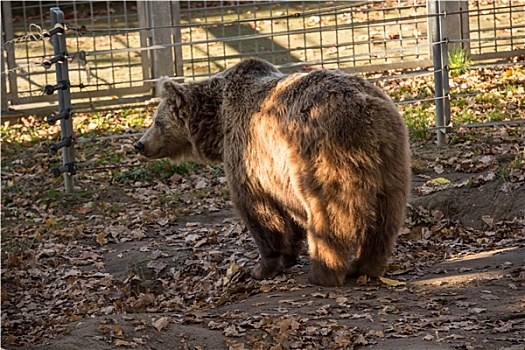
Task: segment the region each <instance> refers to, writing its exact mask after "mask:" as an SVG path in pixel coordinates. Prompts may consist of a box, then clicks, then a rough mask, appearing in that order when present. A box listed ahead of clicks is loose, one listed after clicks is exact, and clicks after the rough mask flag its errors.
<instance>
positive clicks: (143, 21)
mask: <svg viewBox="0 0 525 350" xmlns="http://www.w3.org/2000/svg"><path fill="white" fill-rule="evenodd" d="M148 9H149V6H148V3H147V2H145V1H137V14H138V19H139V27H140V28H147V27H149V26H150V21H149V15H148ZM149 33H150V32H149V31H148V30H140V31H139V36H140V46H141V47H147V46H148V45H149ZM140 59H141V63H142V79H144V80H149V79H150V78H151V71H150V69H149V68H150V66H151V64H150V56H149V52H148V51H145V50H144V51H141V52H140ZM144 85H145V86H148V85H149V86H153V85H154V84H152V83H144Z"/></svg>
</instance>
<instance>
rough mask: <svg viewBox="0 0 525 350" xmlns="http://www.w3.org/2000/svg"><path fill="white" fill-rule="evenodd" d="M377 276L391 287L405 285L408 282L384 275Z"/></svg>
mask: <svg viewBox="0 0 525 350" xmlns="http://www.w3.org/2000/svg"><path fill="white" fill-rule="evenodd" d="M377 278H379V280H380V281H381V282H383V283H384V284H386V285H387V286H391V287H398V286H405V285H406V284H407V283H406V282H403V281H397V280H393V279H390V278H386V277H383V276H379V277H377Z"/></svg>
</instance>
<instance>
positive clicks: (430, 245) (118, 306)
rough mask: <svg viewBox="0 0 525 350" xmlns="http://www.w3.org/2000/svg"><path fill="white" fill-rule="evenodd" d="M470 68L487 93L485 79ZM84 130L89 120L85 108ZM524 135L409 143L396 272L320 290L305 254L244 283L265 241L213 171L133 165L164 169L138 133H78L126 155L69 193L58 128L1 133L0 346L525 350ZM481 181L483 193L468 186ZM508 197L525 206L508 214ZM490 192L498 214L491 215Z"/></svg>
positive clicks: (83, 149) (106, 161) (463, 133)
mask: <svg viewBox="0 0 525 350" xmlns="http://www.w3.org/2000/svg"><path fill="white" fill-rule="evenodd" d="M491 74H492V77H494V74H496V73H491ZM516 74H518V72H516V73H513V75H511V76H507V74H506V73H505V74H504V79H511V78H513V77H515V75H516ZM490 77H491V76H490V75H489V77H488V78H490ZM470 78H472V79H471V80H474V81H477V83H478V85H477V86H478V88H479V89H488V88H487V87H486V86H487V85H485V84H487V81H489V80H490V79H488V78H486V79H487V80H483V79H482V78H479V77H478V76H477V75H471V76H470ZM460 81H461V78H460ZM460 83H461V82H460ZM467 83H469V82H468V81H465V82H462V83H461V84H467ZM400 84H405V83H404V81H403V82H395V81H394V82H391V85H385V86H384V88H385V90H387V91H394V90H395V89H397V88H399V85H400ZM418 84H419V85H421V86H424V85H425V84H427V82H425V81H418V82H417V83H414V86H416V87H417V86H418ZM520 93H521V95H520ZM520 96H521V97H520ZM508 101H509V102H508V104H509V106H513V105H516V106H517V108H513V107H512V108H511V107H509V108H510V109H509V110H510V111H511V112H512V115H516V113H521V116H523V111H524V109H523V108H524V106H523V102H520V101H523V91H521V92H520V91H519V90H518V91H514V93H513V95H512V96H510V99H509V100H508ZM469 106H470V107H469V108H471V109H472V110H474V111H486V110H487V109H490V105H488V104H485V103H484V102H483V103H481V102H480V103H477V102H476V101H471V103H470V105H469ZM136 113H137V114H140V115H143V114H145V113H151V110H148V109H146V108H143V109H139V110H137V111H136ZM132 117H133V113H131V115H130V114H129V113H121V114H119V113H118V112H115V113H114V114H113V115H112V118H113V120H114V122H115V124H116V125H115V126H114V128H113V130H112V131H111V132H116V133H119V132H120V133H121V132H123V131H122V130H121V129H119V125H118V124H119V123H120V124H121V125H122V126H125V125H126V124H128V122H127V119H126V118H132ZM75 123H77V129H76V130H79V131H82V130H86V131H89V130H88V129H89V116H87V115H86V116H83V115H80V116H79V117H78V118H76V119H75ZM83 128H85V129H83ZM30 131H31V132H30ZM101 132H102V134H104V133H106V132H107V133H111V132H110V131H104V130H101ZM524 132H525V131H524V129H523V127H520V126H501V127H494V128H487V129H475V130H459V131H458V132H457V133H455V134H453V137H454V139H453V140H451V141H452V142H451V144H450V146H449V147H447V148H446V149H444V150H443V149H437V148H435V147H434V146H433V145H432V142H431V141H429V140H428V139H414V140H413V142H412V147H413V154H414V165H413V170H414V182H413V189H412V192H413V197H414V199H413V200H412V203H411V206H409V209H408V212H407V219H406V225H405V229H404V231H403V232H402V233H401V235H400V236H399V239H398V244H397V246H396V249H395V252H394V255H393V257H392V259H391V262H390V264H389V268H388V271H387V273H386V274H385V276H382V277H380V278H378V279H375V278H370V277H368V276H360V277H359V278H357V279H350V280H349V281H348V282H347V283H346V285H345V287H343V288H321V287H317V286H311V285H309V284H308V282H307V278H306V272H307V270H308V259H307V257H306V255H305V254H303V256H302V258H301V261H300V263H299V264H298V265H297V266H294V267H292V268H290V269H288V270H286V271H285V273H284V274H283V275H279V276H277V277H276V278H275V279H273V280H267V281H255V280H253V279H251V277H250V275H249V270H250V268H251V267H252V266H253V265H254V261H255V260H256V259H257V257H258V253H257V249H256V247H255V245H254V243H253V241H252V240H251V238H250V236H249V233H248V232H247V230H246V228H245V227H244V225H243V224H242V222H240V220H239V219H238V217H237V216H236V214H235V213H234V212H233V211H232V209H231V203H230V201H229V191H228V189H227V186H226V183H225V177H224V173H223V171H222V169H221V167H220V166H214V167H211V166H195V167H190V168H191V169H190V171H189V172H182V173H181V174H178V173H167V174H166V175H165V176H164V175H163V174H164V172H166V171H167V170H166V169H168V170H169V169H171V168H170V165H169V164H166V163H154V165H155V166H158V167H159V169H160V170H159V172H158V173H151V174H149V175H148V173H146V175H145V176H142V175H140V174H142V173H140V172H132V171H131V170H129V169H137V168H139V169H140V168H144V169H145V168H147V167H149V168H148V169H150V170H152V169H153V168H152V167H153V165H148V163H146V162H145V161H144V160H142V159H140V158H137V156H136V155H134V153H133V147H132V145H133V140H132V139H120V140H117V139H116V140H111V141H108V140H104V141H101V142H99V143H97V144H93V145H89V144H82V145H79V150H78V153H79V157H80V158H81V159H82V158H83V157H84V158H86V159H87V158H88V157H87V156H86V154H91V155H92V157H91V160H92V162H93V163H94V164H96V162H98V165H101V166H104V165H111V164H113V163H114V162H115V160H114V159H110V158H111V157H108V156H104V155H102V154H99V150H100V149H101V148H106V147H107V148H111V149H117V150H121V151H119V152H118V153H117V156H118V157H117V158H118V159H117V160H118V164H119V165H120V166H121V167H122V168H121V169H110V170H99V171H83V172H82V171H81V172H80V173H79V175H77V176H76V178H75V179H76V191H75V193H74V194H72V195H65V194H64V193H63V190H62V183H61V180H60V179H53V178H52V177H51V176H49V169H50V167H53V166H56V165H57V164H58V160H57V159H56V158H55V157H51V156H50V155H49V154H48V153H47V152H46V148H47V147H46V145H47V143H48V141H47V140H48V139H52V138H55V136H56V135H57V134H58V129H57V127H47V126H45V127H44V126H41V125H39V124H38V122H37V120H36V119H35V118H27V119H24V120H23V121H22V123H21V124H20V125H11V126H9V132H7V133H3V134H2V141H3V142H2V253H1V256H2V290H1V292H2V294H1V295H2V346H3V347H5V348H6V349H11V348H35V349H46V348H55V349H60V348H64V349H68V348H70V346H71V344H84V345H85V346H86V347H88V348H92V349H97V348H98V349H104V348H108V347H118V348H145V349H163V348H166V344H170V345H169V346H170V347H173V348H176V349H179V348H180V349H186V348H187V349H199V348H202V349H209V348H213V349H215V348H224V349H318V348H326V349H353V348H359V347H362V346H372V347H373V346H377V348H384V347H385V346H390V347H391V348H395V347H393V346H391V344H396V343H389V342H396V340H403V341H408V340H410V341H415V342H420V343H415V344H416V346H417V344H419V346H424V344H429V343H435V344H437V345H438V346H440V347H443V348H447V347H450V348H453V347H455V348H461V349H485V348H487V349H488V348H491V349H511V348H518V347H520V346H521V347H522V346H523V345H524V344H525V342H524V340H523V334H524V332H525V322H524V320H525V316H524V311H523V310H524V309H525V299H523V295H524V289H525V268H524V260H523V256H524V255H523V253H524V252H525V249H524V248H525V241H524V239H523V237H524V236H525V218H524V215H523V208H525V205H524V204H523V198H525V197H524V196H525V190H524V186H525V185H524V183H525V150H524V146H525V133H524ZM152 171H153V170H152ZM137 174H138V175H137ZM154 174H157V175H154ZM480 190H482V191H485V192H484V194H485V197H486V198H484V197H478V198H475V200H473V199H472V198H469V197H468V196H467V194H468V193H473V192H474V191H480ZM454 191H456V192H454ZM457 191H464V192H457ZM454 193H456V194H454ZM457 193H459V194H460V195H461V196H460V197H459V198H458V195H457ZM476 193H477V192H476ZM438 196H442V197H438ZM447 196H448V197H447ZM499 196H505V197H503V198H504V199H505V200H507V202H509V203H511V204H512V203H513V205H514V207H512V206H511V205H509V206H507V207H505V209H506V214H505V215H504V214H501V213H499V212H498V210H497V207H498V205H497V204H498V203H500V202H497V201H498V200H499V199H498V198H499ZM440 198H445V199H447V198H448V200H449V203H447V202H446V201H445V202H439V199H440ZM520 200H521V202H520ZM463 202H464V204H465V207H467V208H468V211H469V212H472V213H475V214H476V215H477V217H476V220H475V224H476V225H472V223H471V222H469V223H468V224H466V223H465V222H464V221H462V220H461V218H458V217H455V216H454V215H455V214H456V212H458V213H459V214H461V215H463V216H466V214H465V211H462V210H465V209H464V208H465V207H460V206H458V203H459V204H461V203H463ZM485 202H488V204H487V205H489V204H490V205H491V206H492V208H491V209H492V210H490V211H483V208H484V207H483V203H485ZM436 203H437V204H436ZM443 203H445V204H446V205H445V204H443ZM467 205H469V206H467ZM520 206H521V207H520ZM458 208H459V209H458ZM516 208H517V210H516ZM520 209H521V211H520ZM520 213H521V214H520ZM305 253H306V252H305ZM82 331H83V332H84V333H81V332H82ZM79 332H80V333H79ZM86 339H88V340H89V342H87V343H82V342H83V341H86ZM93 341H95V343H93ZM68 342H69V343H68ZM59 344H62V345H59ZM64 344H65V345H64ZM68 344H69V345H68ZM87 344H89V345H87ZM385 344H390V345H385ZM399 344H403V343H399ZM488 344H490V345H488ZM60 346H62V347H60Z"/></svg>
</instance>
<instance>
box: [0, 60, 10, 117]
mask: <svg viewBox="0 0 525 350" xmlns="http://www.w3.org/2000/svg"><path fill="white" fill-rule="evenodd" d="M0 64H1V65H2V67H1V70H2V81H1V82H0V87H1V93H0V96H1V98H0V100H1V102H0V103H1V108H0V111H1V112H2V114H4V113H6V112H7V111H8V108H7V88H6V81H7V79H6V78H7V74H6V69H5V56H4V50H2V53H1V56H0Z"/></svg>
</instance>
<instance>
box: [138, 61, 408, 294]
mask: <svg viewBox="0 0 525 350" xmlns="http://www.w3.org/2000/svg"><path fill="white" fill-rule="evenodd" d="M158 90H159V92H160V97H161V102H160V104H159V106H158V109H157V110H156V113H155V115H154V122H153V125H152V126H151V127H150V128H149V129H148V130H147V131H146V133H145V134H144V136H143V137H142V138H141V139H140V140H139V141H138V142H137V143H136V144H135V148H136V150H137V151H138V152H139V153H141V154H142V155H144V156H146V157H148V158H164V157H168V158H171V159H173V160H180V159H193V160H197V161H201V162H223V163H224V170H225V172H226V176H227V179H228V183H229V186H230V190H231V196H232V201H233V203H234V205H235V207H236V209H237V211H238V213H239V215H240V216H241V218H242V219H243V221H244V223H245V224H246V226H247V227H248V229H249V230H250V232H251V234H252V236H253V238H254V240H255V242H256V244H257V246H258V248H259V253H260V261H259V264H258V265H257V266H256V267H255V268H254V269H253V271H252V275H253V277H254V278H256V279H264V278H273V277H274V276H276V274H277V273H279V272H280V271H281V270H282V269H283V268H284V267H286V266H290V265H293V264H294V263H296V262H297V259H298V254H299V253H300V251H301V247H302V242H303V241H304V239H305V238H306V239H307V242H308V249H309V255H310V259H311V268H310V272H309V275H308V278H309V280H310V282H311V283H313V284H319V285H323V286H341V285H342V284H343V283H344V282H345V278H346V276H347V275H360V274H365V275H368V276H379V275H381V274H382V273H383V272H384V270H385V266H386V263H387V260H388V258H389V256H390V254H391V251H392V248H393V244H394V241H395V238H396V236H397V233H398V231H399V229H400V227H401V225H402V224H403V221H404V210H405V206H406V202H407V196H408V193H409V183H410V156H409V144H408V136H407V130H406V126H405V123H404V120H403V118H402V117H401V115H400V114H399V112H398V110H397V109H396V107H395V106H394V104H393V103H392V101H391V99H390V98H389V97H388V96H387V95H386V94H385V93H383V92H382V91H381V90H380V89H379V88H377V87H376V86H374V85H373V84H372V83H370V82H368V81H366V80H364V79H363V78H361V77H358V76H355V75H349V74H346V73H343V72H340V71H331V70H325V69H322V70H315V71H312V72H309V73H297V74H291V75H285V74H283V73H281V72H280V71H279V70H277V69H276V68H275V67H274V66H273V65H271V64H270V63H268V62H266V61H263V60H260V59H248V60H245V61H242V62H240V63H238V64H236V65H235V66H233V67H231V68H229V69H227V70H225V71H224V72H222V73H219V74H216V75H214V76H212V77H211V78H208V79H206V80H202V81H198V82H191V83H184V84H179V83H175V82H172V81H171V80H170V79H169V78H161V79H160V81H159V84H158Z"/></svg>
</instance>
